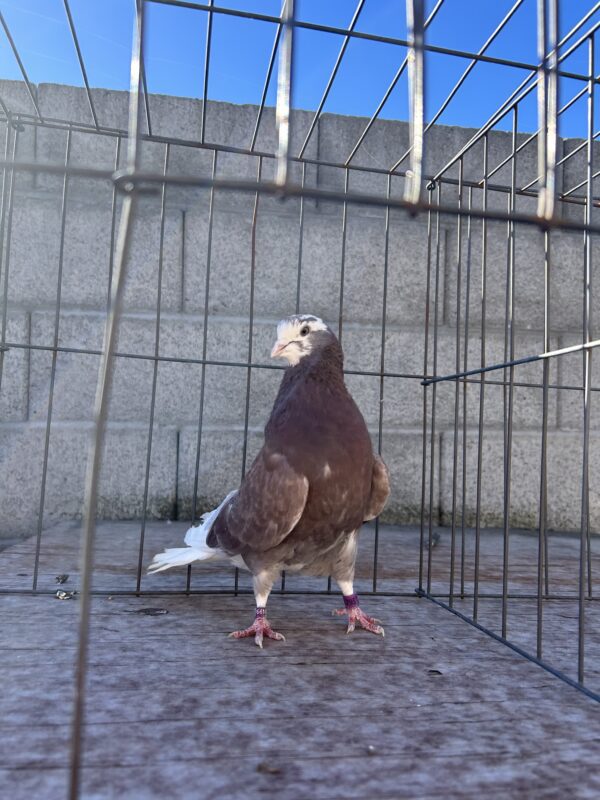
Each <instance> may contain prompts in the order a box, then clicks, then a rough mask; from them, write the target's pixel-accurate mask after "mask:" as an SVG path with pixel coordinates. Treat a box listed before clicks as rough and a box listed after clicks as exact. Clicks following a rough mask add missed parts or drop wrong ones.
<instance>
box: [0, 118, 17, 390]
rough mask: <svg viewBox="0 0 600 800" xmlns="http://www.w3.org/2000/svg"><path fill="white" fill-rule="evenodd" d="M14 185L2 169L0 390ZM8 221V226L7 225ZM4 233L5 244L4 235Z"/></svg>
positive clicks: (9, 173) (14, 149)
mask: <svg viewBox="0 0 600 800" xmlns="http://www.w3.org/2000/svg"><path fill="white" fill-rule="evenodd" d="M11 129H12V126H11V123H10V118H9V119H8V120H7V122H6V141H5V144H4V160H5V161H8V154H9V153H10V152H11V133H10V132H11ZM18 136H19V129H18V128H16V129H15V134H14V137H13V140H12V161H13V162H14V161H15V157H16V154H17V141H18ZM14 185H15V170H14V169H11V170H8V169H4V170H3V171H2V213H1V216H0V278H1V282H2V312H1V313H2V317H1V320H0V390H1V389H2V375H3V372H4V354H5V350H4V348H5V342H6V326H7V324H8V274H9V267H10V244H11V230H12V216H13V205H14ZM7 220H8V224H7ZM5 232H6V242H5V241H4V234H5Z"/></svg>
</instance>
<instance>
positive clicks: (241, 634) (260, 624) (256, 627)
mask: <svg viewBox="0 0 600 800" xmlns="http://www.w3.org/2000/svg"><path fill="white" fill-rule="evenodd" d="M248 636H254V643H255V644H256V645H258V647H260V649H261V650H262V646H263V637H264V636H266V637H267V639H275V640H276V641H278V642H285V636H284V635H283V633H278V632H277V631H274V630H273V628H272V627H271V626H270V624H269V622H268V621H267V620H266V619H265V618H264V617H263V618H262V619H255V620H254V622H253V623H252V625H250V627H249V628H246V629H245V630H243V631H233V632H232V633H230V634H229V638H230V639H245V638H246V637H248Z"/></svg>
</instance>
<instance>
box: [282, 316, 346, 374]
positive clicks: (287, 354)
mask: <svg viewBox="0 0 600 800" xmlns="http://www.w3.org/2000/svg"><path fill="white" fill-rule="evenodd" d="M335 340H336V339H335V334H334V333H333V331H332V330H331V328H329V326H328V325H326V324H325V323H324V322H323V320H322V319H319V317H315V316H314V315H313V314H294V316H292V317H286V318H285V319H282V320H281V322H280V323H279V324H278V325H277V341H276V342H275V345H274V346H273V350H272V351H271V358H285V360H286V361H287V362H288V364H290V365H291V366H295V365H296V364H298V363H299V361H300V359H302V358H304V357H305V356H307V355H309V354H310V353H313V352H314V351H315V350H318V349H321V348H323V347H326V346H327V345H328V344H331V342H334V341H335Z"/></svg>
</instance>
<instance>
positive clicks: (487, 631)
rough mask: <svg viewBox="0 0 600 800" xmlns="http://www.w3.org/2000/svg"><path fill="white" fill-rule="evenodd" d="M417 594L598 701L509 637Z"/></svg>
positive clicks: (423, 594) (597, 695) (434, 600)
mask: <svg viewBox="0 0 600 800" xmlns="http://www.w3.org/2000/svg"><path fill="white" fill-rule="evenodd" d="M417 594H418V595H419V596H420V597H423V598H424V599H426V600H431V602H432V603H435V604H436V605H438V606H440V608H444V609H445V610H446V611H450V613H451V614H454V615H455V616H457V617H458V618H459V619H462V620H463V622H468V623H469V625H472V626H473V627H474V628H477V630H478V631H481V633H485V634H487V635H488V636H490V637H491V638H492V639H495V640H496V641H497V642H500V643H501V644H503V645H506V647H509V648H510V649H511V650H514V652H515V653H518V654H519V655H520V656H522V657H523V658H526V659H527V661H531V662H532V663H533V664H537V665H538V667H542V669H545V670H546V672H549V673H550V674H551V675H554V677H555V678H559V679H560V680H561V681H564V682H565V683H567V684H568V685H569V686H572V687H573V689H577V691H579V692H582V693H583V694H585V695H587V697H589V698H591V699H592V700H596V702H599V703H600V694H597V693H596V692H593V691H592V690H591V689H588V688H587V687H586V686H584V685H583V684H581V683H578V682H577V681H576V680H573V678H570V677H569V676H568V675H566V674H565V673H564V672H561V671H560V670H558V669H555V668H554V667H552V666H550V664H548V663H547V662H546V661H543V660H542V659H541V658H537V657H536V656H534V655H532V654H531V653H529V652H528V651H527V650H524V649H523V648H522V647H519V645H516V644H514V643H513V642H511V641H510V639H505V638H504V637H503V636H499V635H498V634H497V633H494V631H492V630H490V629H489V628H486V627H485V625H481V624H480V623H479V622H475V621H474V620H473V619H471V617H468V616H467V615H466V614H462V613H461V612H460V611H457V610H456V608H450V606H449V605H447V604H446V603H442V602H441V601H440V600H438V599H437V598H436V597H434V596H433V595H431V594H427V592H425V591H422V590H417ZM536 597H537V595H536Z"/></svg>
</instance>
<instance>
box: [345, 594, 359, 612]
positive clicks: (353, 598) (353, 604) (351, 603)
mask: <svg viewBox="0 0 600 800" xmlns="http://www.w3.org/2000/svg"><path fill="white" fill-rule="evenodd" d="M344 605H345V606H346V608H347V609H348V610H350V609H351V608H358V595H357V594H348V595H346V594H345V595H344Z"/></svg>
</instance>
